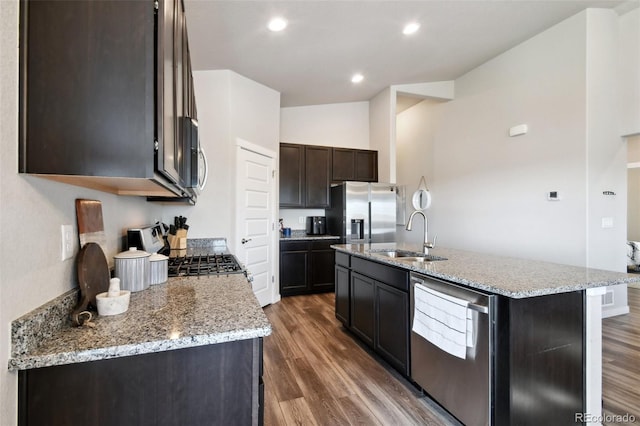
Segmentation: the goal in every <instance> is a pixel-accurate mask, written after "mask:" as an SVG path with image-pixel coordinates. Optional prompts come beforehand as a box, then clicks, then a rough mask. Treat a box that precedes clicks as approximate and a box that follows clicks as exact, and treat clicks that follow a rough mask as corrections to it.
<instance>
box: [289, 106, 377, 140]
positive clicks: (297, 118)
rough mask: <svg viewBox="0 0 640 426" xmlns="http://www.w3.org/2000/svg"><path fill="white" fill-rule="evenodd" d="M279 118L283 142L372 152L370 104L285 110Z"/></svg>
mask: <svg viewBox="0 0 640 426" xmlns="http://www.w3.org/2000/svg"><path fill="white" fill-rule="evenodd" d="M280 119H281V121H280V141H281V142H287V143H298V144H304V145H324V146H337V147H342V148H355V149H369V102H348V103H340V104H327V105H311V106H302V107H288V108H282V109H281V110H280Z"/></svg>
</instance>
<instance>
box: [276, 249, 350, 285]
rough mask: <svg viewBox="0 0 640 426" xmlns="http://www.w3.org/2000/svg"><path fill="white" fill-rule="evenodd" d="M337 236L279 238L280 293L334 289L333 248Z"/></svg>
mask: <svg viewBox="0 0 640 426" xmlns="http://www.w3.org/2000/svg"><path fill="white" fill-rule="evenodd" d="M338 241H339V240H338V239H337V238H336V239H328V240H294V241H280V295H281V296H294V295H298V294H312V293H322V292H327V291H333V290H334V264H335V250H333V249H332V248H331V245H332V244H337V243H338Z"/></svg>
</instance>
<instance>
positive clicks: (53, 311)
mask: <svg viewBox="0 0 640 426" xmlns="http://www.w3.org/2000/svg"><path fill="white" fill-rule="evenodd" d="M78 292H79V290H78V289H77V288H75V289H72V290H69V291H67V292H66V293H64V294H62V295H60V296H58V297H56V298H55V299H52V300H50V301H49V302H47V303H45V304H44V305H42V306H40V307H39V308H36V309H34V310H33V311H31V312H29V313H27V314H25V315H23V316H21V317H20V318H18V319H16V320H14V321H13V322H12V323H11V357H18V356H22V355H24V354H27V353H29V352H31V351H33V350H34V349H35V348H36V347H38V343H39V342H40V341H42V340H43V339H46V338H50V337H51V336H52V335H53V334H55V332H56V331H58V330H60V329H61V328H62V327H65V326H69V325H70V324H71V321H70V320H69V313H71V311H72V310H73V307H74V306H75V305H76V303H78Z"/></svg>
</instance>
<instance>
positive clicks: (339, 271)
mask: <svg viewBox="0 0 640 426" xmlns="http://www.w3.org/2000/svg"><path fill="white" fill-rule="evenodd" d="M349 280H350V272H349V270H348V269H347V268H345V267H343V266H339V265H336V267H335V281H336V318H338V319H339V320H340V321H342V323H343V324H344V325H345V326H347V327H349V326H350V325H351V324H350V322H349V317H350V315H349Z"/></svg>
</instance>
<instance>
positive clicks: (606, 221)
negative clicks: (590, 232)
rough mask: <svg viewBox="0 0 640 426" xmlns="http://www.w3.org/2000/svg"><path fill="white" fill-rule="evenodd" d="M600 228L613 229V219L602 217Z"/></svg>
mask: <svg viewBox="0 0 640 426" xmlns="http://www.w3.org/2000/svg"><path fill="white" fill-rule="evenodd" d="M602 227H603V228H613V218H612V217H603V218H602Z"/></svg>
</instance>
